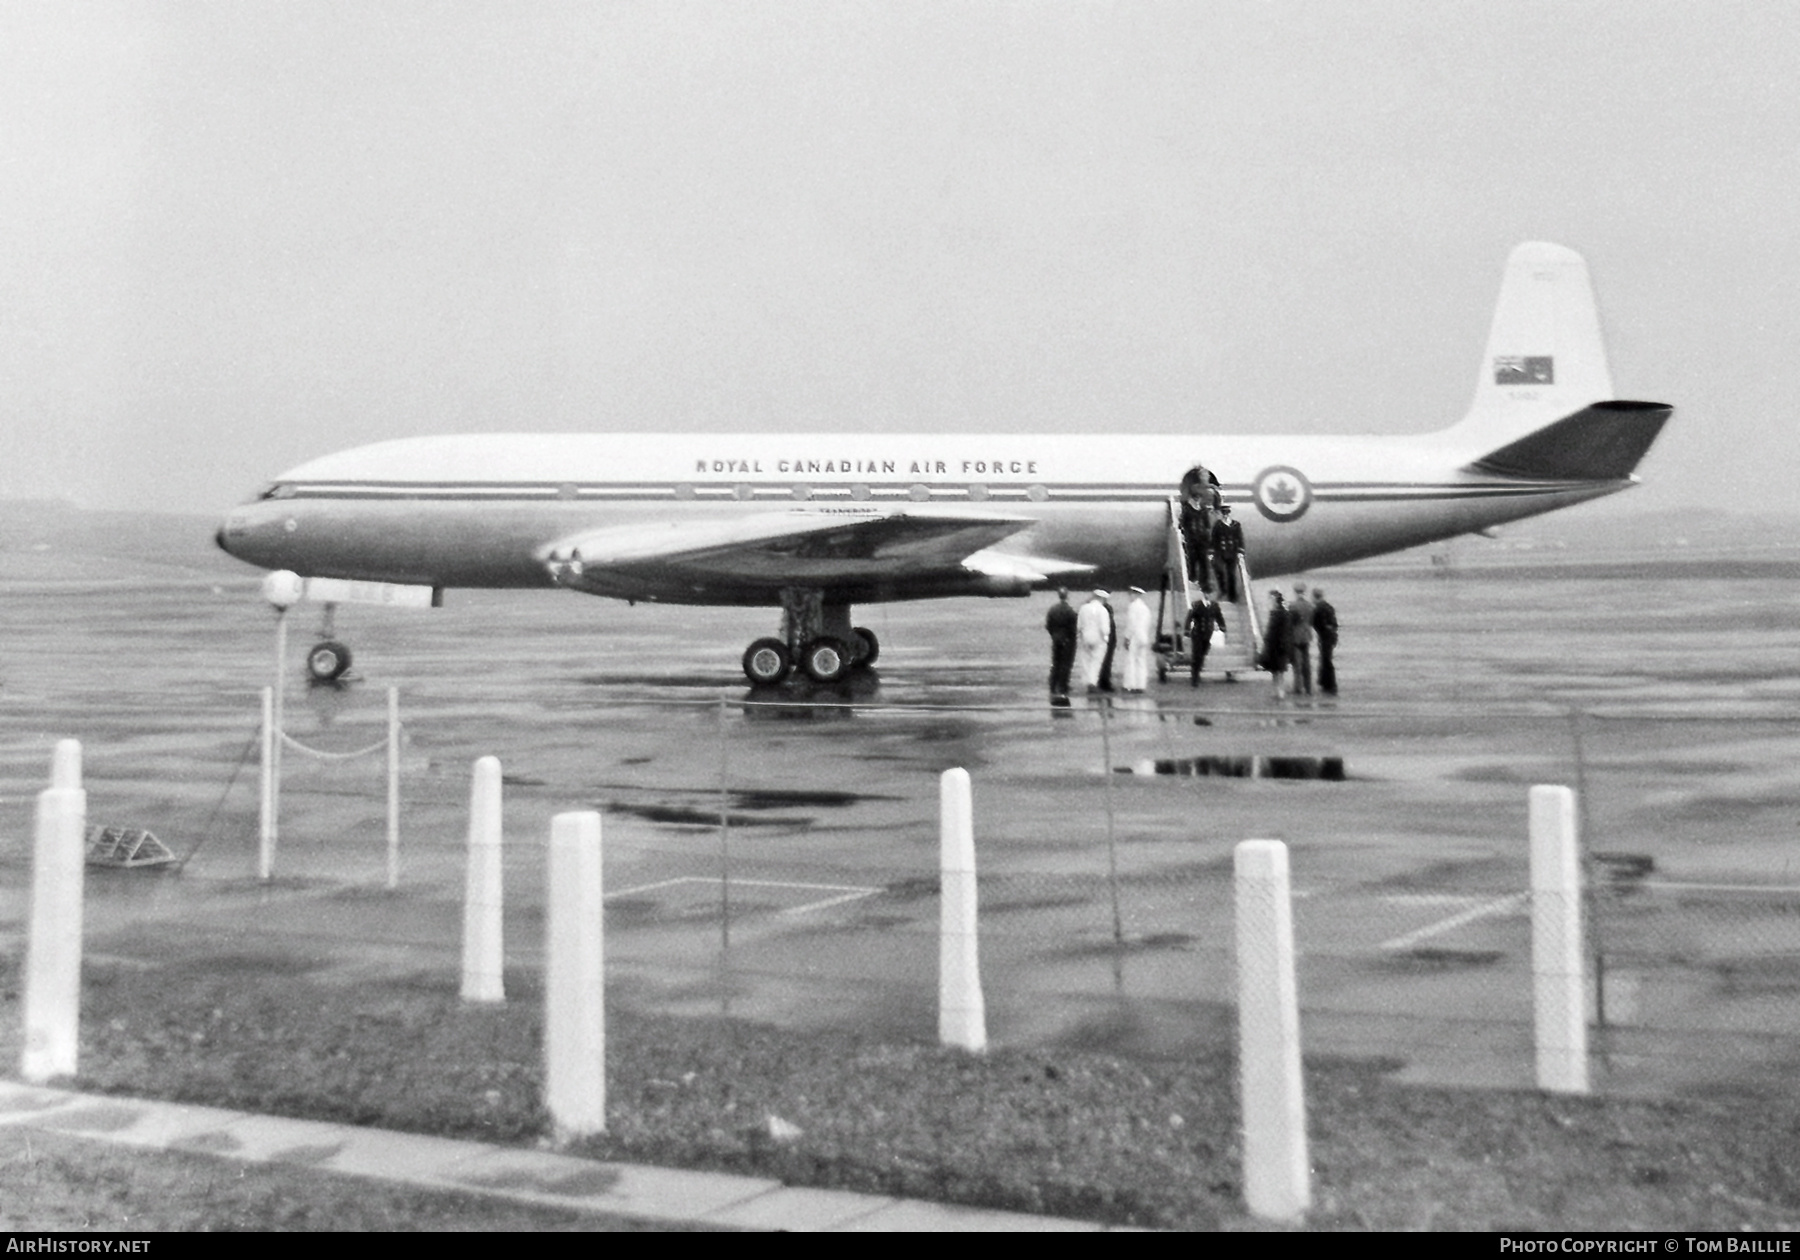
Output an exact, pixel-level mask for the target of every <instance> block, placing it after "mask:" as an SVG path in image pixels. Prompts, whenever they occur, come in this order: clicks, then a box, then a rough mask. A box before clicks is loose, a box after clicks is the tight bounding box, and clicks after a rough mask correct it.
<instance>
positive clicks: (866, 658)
mask: <svg viewBox="0 0 1800 1260" xmlns="http://www.w3.org/2000/svg"><path fill="white" fill-rule="evenodd" d="M855 634H856V637H857V638H859V639H861V640H862V644H861V647H862V655H861V656H859V657H857V658H856V668H858V669H867V668H868V667H869V666H871V665H873V664H874V663H875V662H876V660H878V659H879V658H880V656H881V640H880V639H877V638H876V637H875V632H874V631H873V630H867V629H864V628H863V627H862V626H858V627H856V630H855ZM850 646H852V647H856V646H858V645H857V644H854V643H853V644H851V645H850Z"/></svg>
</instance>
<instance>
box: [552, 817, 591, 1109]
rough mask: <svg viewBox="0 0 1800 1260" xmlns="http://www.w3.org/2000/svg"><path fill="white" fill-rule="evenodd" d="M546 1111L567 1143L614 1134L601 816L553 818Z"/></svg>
mask: <svg viewBox="0 0 1800 1260" xmlns="http://www.w3.org/2000/svg"><path fill="white" fill-rule="evenodd" d="M549 875H550V896H549V905H548V908H547V909H548V913H547V915H546V919H545V928H546V930H545V942H544V944H545V950H544V1106H545V1108H546V1109H547V1110H548V1111H549V1113H550V1127H551V1132H552V1136H553V1138H554V1140H555V1141H556V1142H558V1143H559V1144H561V1143H567V1142H570V1141H572V1140H574V1139H576V1138H580V1137H585V1136H587V1135H588V1134H592V1133H604V1132H605V1131H606V966H605V948H604V946H605V935H604V932H603V919H602V915H601V905H602V903H601V892H602V886H601V874H600V815H599V814H596V813H592V812H584V813H572V814H558V815H557V816H556V817H555V818H553V819H551V820H550V862H549Z"/></svg>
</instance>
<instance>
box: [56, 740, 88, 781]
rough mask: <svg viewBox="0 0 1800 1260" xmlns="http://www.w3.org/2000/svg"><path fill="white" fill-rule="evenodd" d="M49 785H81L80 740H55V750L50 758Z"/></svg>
mask: <svg viewBox="0 0 1800 1260" xmlns="http://www.w3.org/2000/svg"><path fill="white" fill-rule="evenodd" d="M50 786H51V787H53V788H79V787H80V786H81V741H80V740H78V739H59V740H57V741H56V752H55V754H54V755H53V756H52V757H51V759H50Z"/></svg>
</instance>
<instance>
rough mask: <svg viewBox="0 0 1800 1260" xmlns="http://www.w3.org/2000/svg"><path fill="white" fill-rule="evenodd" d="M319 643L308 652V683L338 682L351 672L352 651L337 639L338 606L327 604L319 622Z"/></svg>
mask: <svg viewBox="0 0 1800 1260" xmlns="http://www.w3.org/2000/svg"><path fill="white" fill-rule="evenodd" d="M319 640H320V641H319V642H318V643H315V644H313V646H312V647H311V648H310V649H308V650H307V653H306V678H307V681H308V682H315V683H330V682H336V681H337V680H338V679H340V678H342V677H343V676H344V675H345V674H346V673H348V672H349V670H350V649H349V647H348V646H346V645H345V644H344V643H342V642H340V641H339V639H338V637H337V605H336V604H332V603H327V604H326V605H325V610H324V615H323V616H322V617H321V618H320V621H319Z"/></svg>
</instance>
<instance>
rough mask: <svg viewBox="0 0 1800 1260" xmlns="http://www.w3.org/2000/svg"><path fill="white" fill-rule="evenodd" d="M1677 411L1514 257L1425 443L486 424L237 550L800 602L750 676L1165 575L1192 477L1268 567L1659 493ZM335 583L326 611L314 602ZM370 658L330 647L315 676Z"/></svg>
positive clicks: (731, 601) (306, 474) (333, 496)
mask: <svg viewBox="0 0 1800 1260" xmlns="http://www.w3.org/2000/svg"><path fill="white" fill-rule="evenodd" d="M1671 412H1672V408H1671V407H1669V406H1667V405H1665V404H1662V403H1654V402H1630V401H1624V400H1620V399H1617V398H1615V397H1614V396H1613V388H1612V379H1611V376H1610V374H1609V372H1608V368H1607V363H1606V355H1605V350H1604V347H1603V345H1602V341H1601V335H1600V323H1599V317H1598V315H1597V313H1596V310H1595V306H1594V297H1593V290H1592V286H1591V285H1590V283H1589V280H1588V273H1587V266H1586V264H1585V263H1584V262H1583V261H1582V258H1581V256H1580V255H1579V254H1576V253H1575V252H1573V251H1572V250H1569V249H1565V248H1563V247H1562V246H1559V245H1550V244H1543V243H1529V244H1524V245H1520V246H1519V247H1518V248H1516V249H1515V250H1513V252H1512V255H1511V257H1510V258H1509V260H1508V262H1507V267H1506V274H1505V279H1504V282H1503V284H1502V286H1501V292H1500V300H1499V304H1498V307H1497V309H1496V311H1495V315H1494V322H1493V327H1492V330H1491V332H1490V334H1489V337H1488V344H1487V352H1486V354H1485V356H1484V357H1483V359H1482V362H1481V368H1480V375H1479V377H1478V379H1477V384H1476V388H1475V399H1474V404H1473V406H1472V408H1471V409H1470V411H1469V413H1468V415H1467V416H1466V417H1465V418H1464V419H1463V420H1462V421H1461V422H1459V423H1457V424H1454V425H1452V426H1451V427H1449V428H1447V429H1443V430H1441V431H1438V432H1435V433H1427V434H1420V435H1413V436H1377V435H1366V436H1332V435H1314V436H1286V437H1282V436H1235V437H1234V436H1210V435H1202V434H1198V433H1195V434H1182V435H1176V434H1162V435H1147V436H1135V437H1129V436H1119V435H1115V434H1108V435H1106V436H1073V435H1068V434H1020V433H992V434H973V433H939V434H919V435H898V434H875V433H868V434H857V433H835V434H826V433H811V434H781V433H715V434H705V435H702V434H685V433H593V434H525V433H496V434H468V435H458V436H446V437H417V438H401V439H398V440H394V441H386V442H377V443H375V444H373V445H369V446H361V447H357V448H355V449H352V450H348V451H343V452H340V453H338V454H335V455H327V456H325V457H323V458H321V459H315V460H313V461H311V462H309V463H305V464H301V465H300V466H299V467H297V468H293V469H291V470H289V471H288V472H285V473H283V474H281V476H280V477H278V478H277V479H276V480H275V481H274V482H273V483H272V484H271V485H269V486H268V487H267V488H266V489H264V490H263V491H262V492H261V493H260V494H259V495H257V496H256V498H254V499H253V500H251V501H249V502H247V503H245V504H243V505H242V506H239V507H237V508H234V509H232V511H231V512H230V514H229V515H228V516H227V517H226V519H225V522H224V524H223V525H222V526H221V527H220V529H219V531H218V536H217V537H218V543H219V546H221V547H222V548H224V549H225V550H226V551H228V552H230V553H231V554H232V555H234V556H237V557H239V558H241V559H243V560H246V561H249V562H250V563H252V564H255V565H260V566H262V567H264V568H267V569H271V570H291V571H293V572H294V573H297V574H299V575H301V576H302V577H306V578H309V579H326V580H327V581H324V582H318V581H315V583H314V585H317V586H320V587H322V588H324V589H327V590H330V589H334V587H333V583H332V582H331V581H329V580H333V579H335V580H337V581H336V583H335V589H340V590H341V589H347V588H349V587H351V586H361V585H363V584H374V583H381V584H398V586H397V587H393V588H390V589H400V588H407V589H411V590H413V591H416V592H417V593H419V594H421V595H422V596H424V597H425V598H423V599H420V600H419V601H418V602H432V603H437V602H440V600H441V595H442V592H443V590H444V589H445V588H447V587H459V586H460V587H506V588H530V587H557V586H561V587H566V588H568V589H569V590H572V591H582V592H585V593H587V594H590V595H604V596H608V597H610V598H613V599H622V600H629V601H633V602H635V601H637V600H648V601H655V602H662V603H670V604H720V605H741V606H745V607H757V606H764V607H771V608H780V609H781V610H782V632H781V633H780V634H779V635H778V636H776V637H772V638H766V639H758V640H757V641H756V642H754V643H752V644H751V645H750V647H749V649H748V650H747V651H746V652H745V653H744V671H745V673H746V674H748V675H749V677H750V678H751V680H752V681H753V682H757V683H774V682H779V681H781V680H782V679H783V678H785V677H786V676H787V675H788V673H789V672H790V671H791V670H792V669H793V668H794V667H795V666H796V665H798V666H799V667H800V668H802V669H804V670H805V672H806V673H807V674H809V675H811V676H812V677H813V678H815V679H818V680H820V681H833V680H836V679H838V678H840V677H842V676H843V675H844V674H845V673H847V672H848V671H849V670H851V669H852V668H855V667H858V666H861V665H867V664H870V663H873V661H874V659H875V656H876V653H877V651H878V650H879V649H878V644H877V643H876V640H875V637H874V635H873V634H871V633H869V632H868V631H867V630H863V629H861V628H858V627H855V626H854V625H853V624H852V618H851V611H850V610H851V607H852V605H855V604H860V603H870V602H877V601H886V600H905V599H931V598H938V597H944V596H956V595H990V596H998V595H1026V594H1028V593H1030V592H1031V591H1033V590H1036V589H1042V588H1044V587H1047V586H1054V585H1057V584H1058V583H1068V582H1071V581H1074V580H1077V579H1078V580H1080V581H1081V582H1082V583H1083V584H1084V585H1090V586H1107V587H1113V588H1120V587H1124V586H1127V585H1133V584H1135V585H1140V586H1144V587H1147V588H1151V589H1154V588H1155V587H1156V585H1157V583H1158V582H1159V581H1160V580H1161V578H1162V575H1163V573H1164V572H1165V565H1166V564H1167V562H1168V558H1169V542H1168V539H1169V531H1170V527H1171V519H1172V509H1173V502H1174V498H1175V496H1176V493H1177V487H1178V486H1179V485H1180V484H1181V482H1182V480H1183V478H1184V476H1187V475H1189V474H1190V470H1198V469H1200V468H1204V469H1206V470H1209V471H1210V473H1211V476H1212V477H1213V478H1216V480H1217V483H1218V490H1219V495H1220V498H1221V499H1222V501H1223V502H1224V503H1226V504H1232V505H1237V506H1238V508H1239V519H1240V520H1241V521H1242V523H1243V533H1244V551H1245V554H1246V556H1247V557H1248V559H1249V561H1250V563H1251V565H1252V566H1253V567H1254V570H1255V572H1256V575H1257V576H1259V577H1273V576H1277V575H1280V574H1284V573H1293V572H1298V571H1301V570H1305V569H1311V568H1317V567H1319V566H1323V565H1332V564H1341V563H1343V562H1345V561H1349V560H1357V559H1361V558H1364V557H1368V556H1377V555H1381V554H1383V553H1385V552H1392V551H1398V550H1401V549H1403V548H1407V547H1413V546H1417V545H1419V544H1421V543H1427V542H1432V541H1434V540H1437V539H1442V538H1449V537H1453V536H1456V535H1460V534H1466V533H1473V532H1477V531H1480V530H1484V529H1487V528H1489V527H1492V526H1495V525H1499V524H1501V523H1504V522H1507V521H1513V520H1518V519H1520V518H1523V517H1528V516H1535V515H1537V514H1539V513H1542V512H1549V511H1553V510H1555V509H1557V508H1562V507H1568V506H1569V505H1571V504H1575V503H1580V502H1583V501H1585V500H1588V499H1595V498H1599V497H1600V496H1602V495H1608V494H1612V493H1614V492H1616V491H1619V490H1624V489H1627V488H1628V487H1630V486H1633V485H1636V484H1637V482H1638V478H1636V477H1635V476H1633V475H1632V470H1633V469H1634V468H1635V467H1636V466H1637V464H1638V461H1639V460H1640V459H1641V458H1642V457H1643V455H1644V453H1645V452H1646V451H1647V450H1648V449H1649V447H1650V444H1651V443H1652V442H1653V441H1654V440H1655V439H1656V436H1657V434H1658V432H1659V431H1660V430H1661V428H1662V426H1663V423H1664V422H1665V421H1666V420H1667V419H1668V418H1669V416H1670V414H1671ZM314 597H315V598H331V597H330V596H323V597H322V596H319V595H317V594H315V596H314ZM347 663H348V652H347V651H346V650H345V649H343V647H342V645H341V644H338V643H335V642H333V643H325V644H321V645H320V647H319V648H316V649H314V651H313V653H312V654H311V656H310V657H309V668H310V669H311V672H312V673H313V675H314V676H315V677H320V678H329V677H335V676H336V674H338V673H341V672H342V670H343V668H344V666H345V665H346V664H347Z"/></svg>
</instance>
